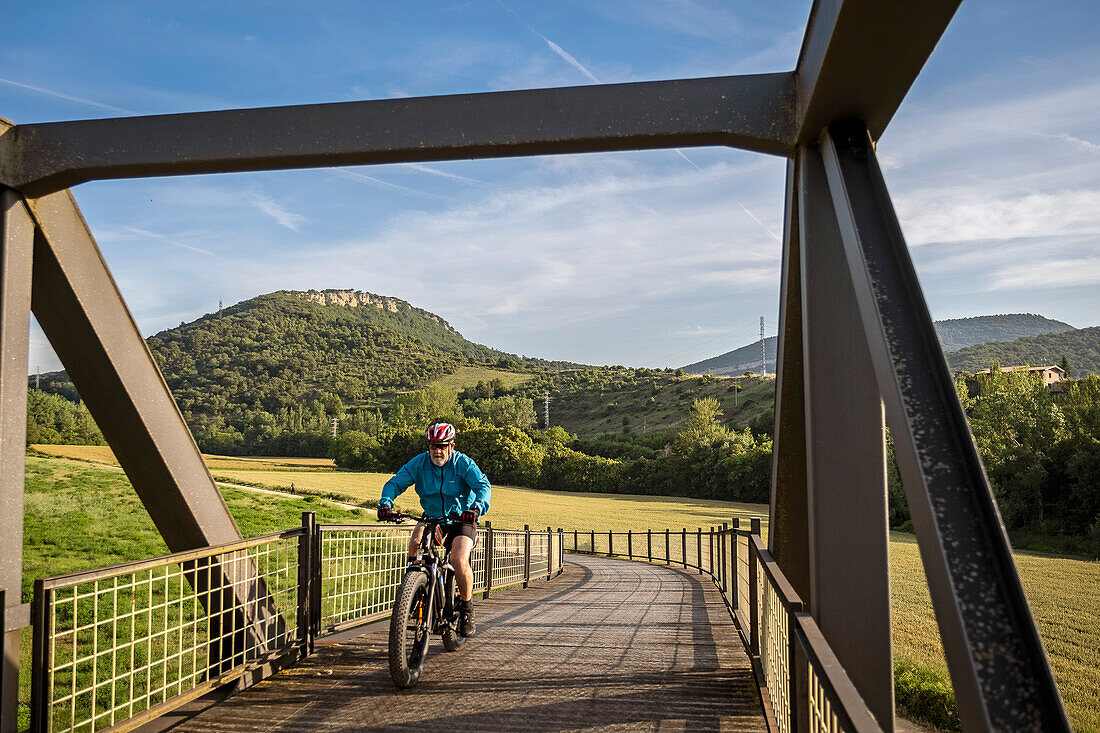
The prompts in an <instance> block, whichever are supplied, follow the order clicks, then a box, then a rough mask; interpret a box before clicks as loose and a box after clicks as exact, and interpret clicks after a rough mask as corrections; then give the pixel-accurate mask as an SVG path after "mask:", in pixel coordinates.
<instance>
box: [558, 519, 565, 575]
mask: <svg viewBox="0 0 1100 733" xmlns="http://www.w3.org/2000/svg"><path fill="white" fill-rule="evenodd" d="M557 558H558V575H561V571H562V570H564V569H565V530H563V529H562V528H561V527H558V552H557Z"/></svg>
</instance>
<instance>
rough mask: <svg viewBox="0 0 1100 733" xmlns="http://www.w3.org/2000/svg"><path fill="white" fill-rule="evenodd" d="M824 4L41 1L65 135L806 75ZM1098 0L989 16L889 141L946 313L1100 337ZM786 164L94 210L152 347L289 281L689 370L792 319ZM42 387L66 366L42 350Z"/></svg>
mask: <svg viewBox="0 0 1100 733" xmlns="http://www.w3.org/2000/svg"><path fill="white" fill-rule="evenodd" d="M809 8H810V3H809V2H770V3H761V2H753V3H748V2H724V3H722V2H704V1H701V0H699V1H696V0H679V1H670V2H657V1H656V0H652V1H650V0H639V1H638V2H620V1H614V0H584V1H583V2H582V1H580V0H576V1H574V0H559V1H558V2H553V3H547V2H528V1H525V0H507V2H494V1H493V0H486V1H476V2H443V1H438V2H428V1H419V2H417V1H410V2H401V3H393V2H326V3H312V4H303V3H288V2H262V3H261V2H243V1H242V2H234V3H222V2H217V3H214V2H189V3H179V2H167V1H166V2H160V3H134V2H129V3H124V2H111V1H101V2H96V3H88V2H54V3H48V4H37V5H35V4H31V3H19V4H16V5H15V6H14V7H10V8H5V10H4V21H3V23H2V24H0V116H3V117H6V118H8V119H10V120H12V121H14V122H40V121H52V120H66V119H85V118H94V117H114V116H120V115H128V114H163V113H172V112H189V111H199V110H205V109H232V108H241V107H259V106H270V105H282V104H306V103H314V102H333V101H345V100H359V99H385V98H392V97H401V96H419V95H431V94H449V93H461V92H480V91H491V90H502V89H516V88H534V87H544V86H562V85H577V84H591V83H595V82H596V81H599V82H603V83H609V82H626V81H637V80H646V79H666V78H680V77H695V76H713V75H724V74H741V73H763V72H775V71H786V70H789V69H791V68H793V67H794V64H795V60H796V57H797V53H798V48H799V44H800V41H801V37H802V32H803V29H804V26H805V23H806V18H807V15H808V13H809ZM1098 21H1100V6H1098V5H1097V4H1096V3H1095V2H1086V1H1081V2H1072V1H1061V2H1057V3H1052V2H1049V1H1047V2H1038V1H1036V2H1030V1H1029V2H1023V1H1019V0H997V1H996V2H993V1H992V0H985V1H984V2H980V1H978V0H966V2H964V3H963V4H962V7H961V8H960V10H959V13H958V14H957V16H956V18H955V20H954V22H953V23H952V25H951V26H950V27H949V28H948V31H947V33H946V35H945V36H944V38H943V39H942V41H941V42H940V45H939V47H938V48H937V50H936V52H935V53H934V54H933V55H932V58H931V60H930V61H929V63H928V65H927V66H926V68H925V70H924V73H923V74H922V76H921V77H920V78H919V79H918V81H917V83H916V85H915V86H914V87H913V89H912V90H911V92H910V94H909V96H908V97H907V98H906V100H905V102H904V103H903V105H902V107H901V109H900V110H899V112H898V114H897V115H896V117H895V119H894V122H893V123H892V125H891V127H890V128H889V129H888V130H887V132H886V134H885V135H884V136H883V138H882V140H881V141H880V144H879V148H878V150H879V155H880V159H881V161H882V163H883V166H884V169H885V174H886V178H887V183H888V185H889V187H890V190H891V192H892V194H893V196H894V200H895V204H896V206H897V209H898V213H899V217H900V218H901V221H902V226H903V229H904V230H905V233H906V236H907V239H908V241H909V244H910V247H911V250H912V253H913V257H914V260H915V262H916V264H917V270H918V273H919V275H920V277H921V281H922V283H923V285H924V287H925V292H926V297H927V299H928V302H929V305H930V307H931V310H932V314H933V316H934V317H935V318H954V317H963V316H971V315H982V314H990V313H1007V312H1031V313H1042V314H1043V315H1046V316H1048V317H1051V318H1057V319H1060V320H1064V321H1067V322H1069V323H1071V324H1072V325H1074V326H1078V327H1084V326H1092V325H1097V324H1100V295H1098V293H1100V249H1098V247H1097V244H1098V243H1100V53H1098V48H1097V43H1098V42H1097V38H1098V34H1097V29H1098V28H1100V22H1098ZM783 175H784V161H783V160H781V159H778V158H773V157H766V156H760V155H754V154H750V153H744V152H740V151H735V150H727V149H721V148H696V149H685V150H683V151H647V152H637V153H614V154H600V155H575V156H559V157H552V158H517V159H510V160H493V161H453V162H446V163H432V164H425V165H386V166H372V167H355V168H340V169H325V170H307V171H285V172H271V173H258V174H231V175H221V176H199V177H178V178H161V179H145V180H133V181H110V182H96V183H90V184H84V185H82V186H79V187H77V188H76V189H75V190H74V193H75V195H76V198H77V201H78V202H79V204H80V205H81V208H82V209H83V211H84V214H85V216H86V218H87V219H88V222H89V224H90V225H91V227H92V231H93V232H94V233H95V235H96V238H97V240H98V241H99V244H100V246H101V248H102V249H103V252H104V255H105V257H106V259H107V262H108V265H109V266H110V267H111V269H112V272H113V273H114V275H115V278H116V279H117V281H118V282H119V286H120V287H121V289H122V291H123V293H124V295H125V296H126V298H127V300H128V302H129V304H130V307H131V309H132V310H133V312H134V315H135V317H136V319H137V321H138V323H139V325H140V327H141V328H142V330H143V332H144V333H146V334H151V333H155V332H157V331H159V330H161V329H164V328H169V327H172V326H175V325H178V324H179V323H180V322H183V321H190V320H193V319H194V318H197V317H199V316H201V315H203V314H204V313H208V312H211V311H213V310H216V309H217V306H218V301H219V300H222V301H224V302H225V303H226V304H231V303H234V302H237V301H239V300H243V299H246V298H249V297H252V296H254V295H256V294H259V293H264V292H270V291H273V290H278V289H299V290H301V289H309V288H315V289H325V288H350V289H358V290H366V291H370V292H374V293H381V294H385V295H392V296H396V297H400V298H403V299H405V300H408V301H410V302H412V303H413V304H415V305H418V306H420V307H423V308H427V309H428V310H431V311H433V312H435V313H438V314H439V315H441V316H443V317H444V318H446V319H447V320H448V321H450V322H451V324H452V325H454V326H455V327H456V328H458V329H459V330H460V331H461V332H462V333H463V334H464V335H465V336H467V337H468V338H471V339H473V340H475V341H479V342H481V343H485V344H488V345H491V346H495V347H498V348H502V349H505V350H508V351H512V352H515V353H520V354H526V355H533V356H543V357H549V358H557V359H569V360H574V361H581V362H587V363H598V364H615V363H618V364H628V365H635V366H657V367H664V366H679V365H682V364H685V363H688V362H691V361H695V360H697V359H701V358H705V357H709V356H713V355H715V354H718V353H721V352H723V351H727V350H729V349H732V348H736V347H738V346H741V345H744V344H745V343H747V342H749V341H751V340H752V339H753V338H755V336H756V335H757V334H758V332H759V319H760V317H761V316H763V317H764V318H765V322H766V325H767V330H768V333H769V335H770V334H773V333H774V332H775V330H776V328H777V323H776V322H777V320H778V297H779V295H778V294H779V257H780V249H779V236H780V234H781V229H782V221H781V217H782V208H783ZM30 363H31V368H32V370H33V369H34V368H35V367H36V366H41V367H42V369H43V370H47V369H53V368H57V367H58V362H57V361H56V358H55V357H54V356H53V355H52V352H51V351H50V349H49V345H48V343H46V342H45V339H44V338H43V337H42V336H41V334H40V333H39V332H38V331H37V329H36V330H35V331H34V333H33V334H32V353H31V362H30Z"/></svg>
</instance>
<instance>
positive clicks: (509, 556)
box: [493, 529, 524, 589]
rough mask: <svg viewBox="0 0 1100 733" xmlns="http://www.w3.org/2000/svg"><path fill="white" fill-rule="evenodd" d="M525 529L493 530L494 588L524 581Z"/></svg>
mask: <svg viewBox="0 0 1100 733" xmlns="http://www.w3.org/2000/svg"><path fill="white" fill-rule="evenodd" d="M523 547H524V539H523V531H522V530H500V529H494V530H493V588H494V589H499V588H507V587H508V586H511V585H516V584H517V583H522V582H523Z"/></svg>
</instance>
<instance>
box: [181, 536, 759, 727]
mask: <svg viewBox="0 0 1100 733" xmlns="http://www.w3.org/2000/svg"><path fill="white" fill-rule="evenodd" d="M476 609H477V614H478V636H477V637H475V638H474V639H473V640H472V641H471V642H470V643H468V644H467V645H466V647H465V648H464V649H462V651H460V652H458V653H455V654H447V653H445V652H443V650H442V647H441V645H440V644H439V643H438V642H436V641H434V640H433V644H432V648H431V652H430V655H429V657H428V659H427V662H426V665H425V671H424V676H423V677H422V678H421V682H420V684H419V685H418V686H417V687H415V688H413V689H411V690H407V691H398V690H397V689H396V688H395V687H394V686H393V683H392V682H391V681H390V679H389V673H388V670H387V662H386V631H385V629H382V630H378V631H374V632H372V633H370V634H367V635H365V636H362V637H360V638H358V639H355V640H354V641H351V642H348V643H345V644H341V645H338V646H333V647H328V648H324V649H320V650H319V651H318V652H317V653H316V654H315V655H314V656H313V657H311V658H309V659H307V660H306V661H305V662H304V663H303V664H302V665H301V666H299V667H296V668H295V669H293V670H288V671H285V672H283V673H280V674H279V675H277V676H276V677H274V678H273V679H271V680H269V681H267V682H264V683H261V684H259V685H257V686H256V687H253V688H251V689H249V690H246V691H244V692H243V693H241V694H239V695H236V696H235V697H232V698H230V699H228V700H227V701H225V702H224V703H222V704H221V705H218V706H217V707H215V708H212V709H209V710H207V711H205V712H203V713H201V714H199V715H198V716H197V717H195V718H192V719H191V720H189V721H187V722H185V723H183V724H182V725H181V726H178V727H175V728H173V729H172V730H174V731H259V730H263V731H298V730H330V731H335V730H409V729H414V728H415V729H423V730H447V731H463V730H469V731H498V730H499V731H517V730H529V731H557V730H570V729H578V728H585V729H597V730H598V729H614V730H655V729H658V728H660V729H666V728H671V729H687V730H731V731H742V730H743V731H763V730H765V723H764V716H763V711H762V708H761V706H760V701H759V698H758V696H757V692H756V688H755V682H754V679H753V675H752V671H751V668H750V666H749V660H748V658H747V657H746V656H745V653H744V651H743V647H742V646H741V644H740V642H739V641H738V638H737V635H736V632H735V630H734V627H733V625H732V623H731V622H730V618H729V614H728V612H727V611H726V608H725V605H724V604H723V603H722V600H721V598H720V597H719V595H718V593H717V591H716V590H715V589H714V586H713V584H711V583H709V582H705V581H704V580H703V579H701V578H700V577H699V576H698V575H697V574H696V573H694V572H691V571H683V570H677V569H675V568H666V567H664V566H658V565H649V564H645V563H639V562H629V561H624V560H611V559H606V558H599V557H590V556H581V555H571V556H570V557H569V564H568V565H567V566H566V570H565V572H564V573H563V574H562V575H561V576H560V577H559V578H557V579H555V580H553V581H551V582H549V583H547V582H545V581H538V582H537V583H533V584H532V586H531V588H529V589H528V590H524V591H510V592H507V593H504V594H501V595H495V596H493V597H492V598H490V599H489V600H486V601H481V602H479V603H477V604H476Z"/></svg>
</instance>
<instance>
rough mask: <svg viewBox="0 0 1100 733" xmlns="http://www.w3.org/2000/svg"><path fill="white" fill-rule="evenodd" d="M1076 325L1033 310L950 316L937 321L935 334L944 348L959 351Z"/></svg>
mask: <svg viewBox="0 0 1100 733" xmlns="http://www.w3.org/2000/svg"><path fill="white" fill-rule="evenodd" d="M1072 330H1073V326H1071V325H1069V324H1068V323H1062V322H1061V321H1054V320H1051V319H1050V318H1044V317H1043V316H1040V315H1035V314H1034V313H1008V314H1001V315H996V316H974V317H972V318H949V319H947V320H944V321H936V333H938V334H939V337H940V343H941V344H943V350H944V351H948V352H950V351H958V350H959V349H965V348H966V347H968V346H974V345H976V344H984V343H986V342H989V341H1012V340H1014V339H1018V338H1024V337H1025V336H1040V335H1042V334H1045V333H1062V332H1063V331H1072Z"/></svg>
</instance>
